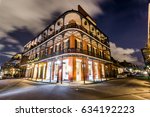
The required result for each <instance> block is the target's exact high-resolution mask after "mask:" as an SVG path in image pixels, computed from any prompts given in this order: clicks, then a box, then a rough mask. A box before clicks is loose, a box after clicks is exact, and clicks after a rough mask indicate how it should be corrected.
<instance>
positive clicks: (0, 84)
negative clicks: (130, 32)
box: [0, 78, 150, 100]
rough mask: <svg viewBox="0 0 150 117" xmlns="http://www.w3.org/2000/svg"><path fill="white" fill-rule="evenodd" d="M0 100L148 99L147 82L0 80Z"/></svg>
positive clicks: (128, 79)
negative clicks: (81, 82)
mask: <svg viewBox="0 0 150 117" xmlns="http://www.w3.org/2000/svg"><path fill="white" fill-rule="evenodd" d="M0 99H1V100H149V99H150V81H146V80H138V79H134V78H126V79H116V80H109V81H104V82H102V83H97V84H86V85H83V84H78V83H73V84H69V83H64V84H48V83H41V82H33V81H29V80H25V79H7V80H0Z"/></svg>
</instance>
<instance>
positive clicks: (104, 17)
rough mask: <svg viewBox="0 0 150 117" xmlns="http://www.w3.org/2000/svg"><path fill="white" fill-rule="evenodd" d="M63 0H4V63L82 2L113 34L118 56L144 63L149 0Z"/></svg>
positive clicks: (0, 25)
mask: <svg viewBox="0 0 150 117" xmlns="http://www.w3.org/2000/svg"><path fill="white" fill-rule="evenodd" d="M61 1H62V3H61ZM61 1H60V0H58V1H57V0H42V1H41V0H13V2H12V1H9V0H5V1H4V0H0V65H1V64H3V63H4V62H5V61H7V60H9V58H10V57H11V55H12V54H15V53H16V52H21V51H22V48H23V46H24V45H25V44H26V43H27V42H28V41H30V40H32V39H33V38H34V37H35V36H36V34H38V33H39V32H40V31H42V30H43V29H44V28H45V27H46V26H47V25H49V24H50V23H51V22H52V21H54V20H55V18H57V17H58V16H59V15H60V14H61V13H63V12H65V11H66V10H70V9H75V8H77V5H78V4H80V5H81V6H82V7H83V8H84V9H85V10H86V11H87V12H88V13H89V14H90V15H91V16H92V17H93V18H94V19H95V20H96V22H97V26H98V27H99V28H100V29H101V30H102V31H103V32H104V33H105V34H106V35H107V36H108V37H109V40H110V45H111V49H112V56H113V57H114V58H115V59H117V60H120V61H123V60H126V61H129V62H132V63H136V64H138V65H141V64H142V62H143V58H142V55H141V52H140V49H141V48H143V47H144V46H145V44H146V41H147V14H148V0H61ZM69 1H71V2H69ZM41 2H42V3H41ZM68 2H69V3H68ZM16 3H17V4H16Z"/></svg>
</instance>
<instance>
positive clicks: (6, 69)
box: [2, 53, 22, 78]
mask: <svg viewBox="0 0 150 117" xmlns="http://www.w3.org/2000/svg"><path fill="white" fill-rule="evenodd" d="M21 59H22V54H20V53H18V54H16V55H14V56H13V57H12V58H11V59H10V60H9V61H7V62H6V63H4V65H2V77H3V78H20V76H21V68H20V62H21Z"/></svg>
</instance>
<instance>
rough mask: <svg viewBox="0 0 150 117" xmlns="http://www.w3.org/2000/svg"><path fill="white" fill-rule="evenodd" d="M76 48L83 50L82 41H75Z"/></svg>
mask: <svg viewBox="0 0 150 117" xmlns="http://www.w3.org/2000/svg"><path fill="white" fill-rule="evenodd" d="M75 48H79V49H81V41H80V40H75Z"/></svg>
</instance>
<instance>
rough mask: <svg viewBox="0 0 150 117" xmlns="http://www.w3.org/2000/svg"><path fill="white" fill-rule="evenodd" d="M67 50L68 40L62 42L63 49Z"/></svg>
mask: <svg viewBox="0 0 150 117" xmlns="http://www.w3.org/2000/svg"><path fill="white" fill-rule="evenodd" d="M68 48H69V40H67V41H64V49H68Z"/></svg>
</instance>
